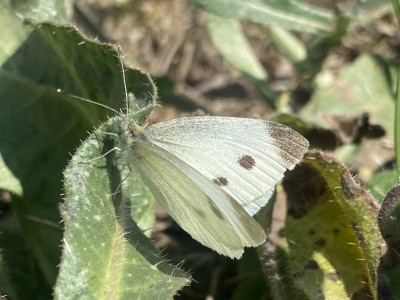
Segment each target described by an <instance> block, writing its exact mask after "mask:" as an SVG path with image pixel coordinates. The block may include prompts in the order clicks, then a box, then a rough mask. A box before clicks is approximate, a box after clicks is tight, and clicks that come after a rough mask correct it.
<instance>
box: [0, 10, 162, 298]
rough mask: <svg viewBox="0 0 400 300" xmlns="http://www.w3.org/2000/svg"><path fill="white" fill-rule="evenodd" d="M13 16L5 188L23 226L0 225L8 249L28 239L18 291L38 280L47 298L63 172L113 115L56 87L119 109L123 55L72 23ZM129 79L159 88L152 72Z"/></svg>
mask: <svg viewBox="0 0 400 300" xmlns="http://www.w3.org/2000/svg"><path fill="white" fill-rule="evenodd" d="M9 19H10V20H12V22H11V23H12V24H13V26H14V27H13V28H14V29H15V30H16V32H22V33H23V34H21V35H17V39H16V40H15V39H14V37H13V36H12V35H11V34H10V35H7V36H6V39H4V40H3V41H2V43H1V44H2V45H3V42H4V44H8V42H10V43H11V44H13V46H12V47H8V48H7V47H5V48H4V49H6V51H2V57H1V59H2V61H3V63H2V66H1V70H0V95H1V99H2V101H1V102H0V112H1V117H0V155H1V158H2V159H1V160H0V162H1V165H0V170H1V171H2V173H1V174H0V178H1V180H0V187H1V188H4V189H7V190H9V191H11V192H12V193H13V194H14V196H15V197H14V201H13V203H12V206H13V211H14V212H15V214H16V216H17V217H18V221H19V222H20V223H21V227H22V229H21V230H20V232H19V233H17V236H16V234H14V233H13V231H10V230H8V228H7V224H6V223H3V224H0V230H1V233H2V236H1V237H2V239H1V240H2V241H3V243H2V244H1V246H2V249H3V250H4V253H10V254H13V253H20V252H18V251H17V250H18V249H19V248H20V247H22V245H25V244H24V242H25V241H26V243H27V244H26V250H25V254H24V255H23V257H26V258H29V259H30V260H29V261H28V262H26V263H19V264H18V268H14V266H15V264H13V265H12V268H10V273H11V275H12V278H13V279H14V278H15V281H16V282H18V283H22V284H21V286H23V287H24V288H23V289H21V288H18V287H17V288H16V291H17V292H18V293H20V291H21V293H22V292H24V293H25V291H31V290H34V287H35V286H40V287H41V290H44V291H45V292H44V293H45V294H43V293H37V294H34V293H31V294H30V295H31V297H32V299H35V298H37V299H43V298H47V297H49V296H50V294H51V292H52V291H51V289H52V287H53V285H54V283H55V281H56V277H57V273H58V269H57V266H58V265H59V261H60V257H61V249H60V247H59V245H60V243H61V240H62V229H61V227H60V225H59V224H60V219H61V218H60V213H59V203H60V202H61V197H60V194H61V193H62V185H61V183H62V178H63V174H62V171H63V169H64V168H65V166H66V164H67V161H68V159H69V158H70V153H72V152H74V149H76V147H77V146H78V145H79V144H80V141H81V140H83V139H84V138H85V137H87V135H88V133H87V132H88V131H91V130H92V129H93V127H94V126H95V125H98V124H100V122H102V121H104V120H107V119H108V117H107V115H109V114H110V109H106V108H104V107H101V106H98V105H93V104H88V103H87V102H84V101H81V100H78V99H75V98H71V97H68V96H66V95H64V94H62V93H58V92H57V90H62V91H64V92H66V93H69V94H73V95H76V96H80V97H84V98H86V99H90V100H93V101H96V102H99V103H101V104H103V105H106V106H109V107H112V108H114V109H115V110H119V109H120V108H121V107H125V101H124V99H125V92H124V85H123V80H122V75H121V66H120V61H119V59H118V56H119V55H118V53H117V52H116V51H115V49H113V48H112V47H111V46H109V45H103V44H98V43H94V42H92V41H90V40H88V39H87V38H85V37H83V36H82V35H81V34H80V33H79V32H77V30H76V29H75V28H74V27H70V26H55V25H52V24H48V23H39V24H32V23H29V22H25V23H22V21H21V20H19V19H18V18H15V19H13V18H12V15H9ZM0 20H3V19H1V18H0ZM11 23H10V22H9V24H11ZM126 79H127V89H128V91H129V92H130V93H131V94H133V95H134V96H135V97H136V98H137V99H138V100H140V101H143V102H146V103H147V102H150V103H153V101H154V99H155V98H156V97H157V94H156V89H155V87H154V84H153V83H152V81H151V79H150V78H149V77H148V75H147V74H143V73H141V72H140V71H137V70H136V71H133V70H127V71H126ZM147 112H148V111H147ZM144 117H145V114H144V113H143V114H142V116H141V118H144ZM132 211H133V212H134V213H137V211H136V210H132ZM144 212H145V211H143V212H142V213H143V214H144ZM146 212H147V211H146ZM148 216H149V214H148V213H146V214H144V215H142V216H141V224H143V225H144V226H148V227H147V228H146V229H149V227H151V225H148V224H151V223H152V221H153V219H154V216H153V215H151V217H148ZM146 224H147V225H146ZM9 240H15V241H16V240H19V241H21V242H20V243H18V244H16V243H7V241H9ZM10 256H11V255H9V256H7V257H5V259H6V263H9V260H8V259H9V258H10V259H13V258H15V257H10ZM21 262H22V260H21ZM38 265H39V268H38ZM75 275H77V274H75ZM27 278H30V280H29V279H27ZM127 280H128V279H127ZM19 287H20V286H19ZM44 295H46V296H44Z"/></svg>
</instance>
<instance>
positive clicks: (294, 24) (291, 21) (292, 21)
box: [190, 0, 334, 33]
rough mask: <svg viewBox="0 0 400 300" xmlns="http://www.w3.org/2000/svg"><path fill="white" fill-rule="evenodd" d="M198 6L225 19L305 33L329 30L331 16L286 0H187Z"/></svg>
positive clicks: (331, 26) (317, 9)
mask: <svg viewBox="0 0 400 300" xmlns="http://www.w3.org/2000/svg"><path fill="white" fill-rule="evenodd" d="M190 2H191V3H193V4H195V5H197V6H199V7H201V8H202V9H204V10H206V11H208V12H210V13H213V14H215V15H219V16H221V17H226V18H234V19H244V20H250V21H253V22H257V23H262V24H267V25H272V26H277V27H282V28H285V29H292V30H298V31H307V32H313V33H317V32H332V31H333V29H334V21H333V15H332V14H331V13H330V12H329V11H326V10H323V9H320V8H317V7H315V6H311V5H306V4H304V3H301V2H299V1H290V0H280V1H274V0H250V1H249V0H247V1H246V0H190Z"/></svg>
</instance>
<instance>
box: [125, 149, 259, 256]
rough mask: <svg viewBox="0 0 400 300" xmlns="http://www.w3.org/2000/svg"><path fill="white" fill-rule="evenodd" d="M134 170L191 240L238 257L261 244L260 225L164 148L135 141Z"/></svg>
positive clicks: (229, 198) (212, 184)
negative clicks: (247, 248)
mask: <svg viewBox="0 0 400 300" xmlns="http://www.w3.org/2000/svg"><path fill="white" fill-rule="evenodd" d="M134 155H135V161H134V163H133V165H132V166H133V167H134V168H137V169H138V171H139V172H140V173H141V175H142V178H143V180H144V182H145V183H146V184H147V185H148V186H149V187H150V189H151V191H152V192H153V194H154V196H155V197H156V199H157V200H158V201H159V203H160V204H161V205H162V206H163V207H164V209H165V210H166V211H167V212H168V214H169V215H171V217H173V219H174V220H175V221H176V222H177V223H178V224H179V225H180V226H181V227H182V228H183V229H184V230H185V231H187V232H188V233H189V234H190V235H191V236H192V237H193V238H194V239H196V240H197V241H199V242H200V243H202V244H203V245H205V246H207V247H209V248H211V249H213V250H215V251H216V252H218V253H221V254H223V255H226V256H229V257H232V258H239V257H241V255H242V253H243V248H244V247H251V246H256V245H259V244H261V243H262V242H263V241H264V240H265V233H264V230H263V229H262V228H261V226H260V225H259V224H258V223H257V222H256V221H255V220H254V219H253V218H252V217H251V216H250V215H248V214H247V213H246V211H245V210H244V209H243V208H242V207H241V206H240V205H239V204H238V203H237V202H236V201H235V200H234V199H232V198H231V197H230V196H229V195H228V194H226V193H225V192H224V191H223V190H222V189H220V188H219V187H218V186H217V185H216V184H214V183H213V182H212V181H210V180H209V179H207V178H206V177H204V176H203V175H202V174H200V173H199V172H197V171H196V170H195V169H193V168H192V167H191V166H189V165H187V164H186V163H185V162H182V161H180V160H179V159H177V158H176V157H175V156H174V155H172V154H170V153H168V152H166V151H165V150H164V149H161V148H159V147H158V146H156V145H152V144H150V143H147V142H137V143H136V144H135V149H134Z"/></svg>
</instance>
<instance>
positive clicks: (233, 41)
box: [207, 14, 276, 104]
mask: <svg viewBox="0 0 400 300" xmlns="http://www.w3.org/2000/svg"><path fill="white" fill-rule="evenodd" d="M207 27H208V32H209V34H210V37H211V40H212V41H213V43H214V46H215V47H216V48H217V49H218V50H219V51H220V52H221V54H222V55H223V56H224V58H225V59H226V60H227V61H228V62H229V63H231V64H232V65H233V66H234V67H236V68H237V69H238V70H239V71H241V72H242V73H243V74H245V75H246V76H248V77H249V78H250V79H251V80H252V81H253V82H254V83H255V84H256V85H257V86H258V87H259V88H260V90H261V91H262V92H263V93H264V94H265V95H266V96H267V98H268V99H269V100H270V101H272V100H274V99H275V98H276V95H275V94H274V93H273V92H272V90H271V88H270V87H269V86H268V81H267V79H268V74H267V72H266V71H265V69H264V67H263V66H262V64H261V63H260V62H259V60H258V58H257V56H256V54H255V53H254V51H253V49H252V48H251V47H250V45H249V43H248V41H247V38H246V36H245V35H244V33H243V31H242V27H241V25H240V23H239V22H238V21H237V20H234V19H226V18H223V17H219V16H216V15H212V14H208V17H207ZM272 104H273V103H272Z"/></svg>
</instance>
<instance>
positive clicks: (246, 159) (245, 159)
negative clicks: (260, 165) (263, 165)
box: [238, 155, 256, 170]
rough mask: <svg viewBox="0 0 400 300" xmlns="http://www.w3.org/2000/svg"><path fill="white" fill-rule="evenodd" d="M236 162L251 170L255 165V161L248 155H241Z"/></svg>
mask: <svg viewBox="0 0 400 300" xmlns="http://www.w3.org/2000/svg"><path fill="white" fill-rule="evenodd" d="M238 163H239V165H240V166H241V167H243V168H245V169H246V170H251V169H252V168H253V167H254V166H255V165H256V161H255V160H254V158H253V157H252V156H250V155H243V156H242V157H240V158H239V160H238Z"/></svg>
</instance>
